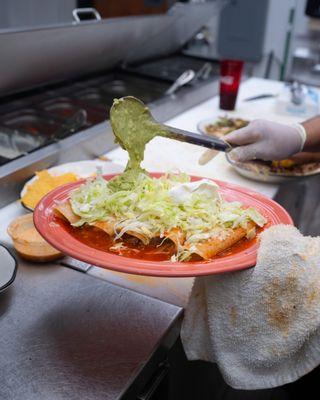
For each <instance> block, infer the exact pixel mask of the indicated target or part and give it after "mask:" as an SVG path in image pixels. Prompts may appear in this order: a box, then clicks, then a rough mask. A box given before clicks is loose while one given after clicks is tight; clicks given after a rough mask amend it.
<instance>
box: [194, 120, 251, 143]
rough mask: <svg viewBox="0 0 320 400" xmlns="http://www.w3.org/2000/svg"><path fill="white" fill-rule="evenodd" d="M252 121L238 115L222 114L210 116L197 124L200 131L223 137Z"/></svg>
mask: <svg viewBox="0 0 320 400" xmlns="http://www.w3.org/2000/svg"><path fill="white" fill-rule="evenodd" d="M249 122H250V121H249V120H248V119H244V118H240V117H238V116H235V115H233V116H229V115H227V114H226V115H221V116H219V117H217V118H215V119H214V118H208V119H205V120H204V121H200V122H199V123H198V125H197V128H198V130H199V132H201V133H203V134H205V135H209V136H217V137H219V138H222V139H223V137H224V136H225V135H226V134H228V133H230V132H232V131H234V130H236V129H240V128H243V127H244V126H247V125H248V123H249Z"/></svg>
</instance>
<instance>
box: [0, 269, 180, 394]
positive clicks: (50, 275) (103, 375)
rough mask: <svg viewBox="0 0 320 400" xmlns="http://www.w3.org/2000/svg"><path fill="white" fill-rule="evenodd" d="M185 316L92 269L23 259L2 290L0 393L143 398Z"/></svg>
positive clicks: (0, 307) (170, 306) (173, 307)
mask: <svg viewBox="0 0 320 400" xmlns="http://www.w3.org/2000/svg"><path fill="white" fill-rule="evenodd" d="M180 317H181V308H179V307H176V306H173V305H169V304H167V303H163V302H161V301H158V300H155V299H152V298H148V297H146V296H143V295H140V294H137V293H134V292H131V291H129V290H126V289H122V288H120V287H117V286H115V285H111V284H109V283H107V282H105V281H101V280H99V279H96V278H92V277H89V276H88V275H87V274H84V273H81V272H78V271H74V270H71V269H68V268H64V267H58V266H55V265H50V264H46V265H38V266H37V265H34V264H26V263H24V262H22V261H19V271H18V274H17V278H16V281H15V282H14V284H13V285H12V287H11V288H10V289H8V290H7V291H6V292H3V293H2V294H0V349H1V350H0V399H6V400H11V399H12V400H13V399H14V400H18V399H23V400H37V399H39V400H40V399H41V400H45V399H50V400H53V399H54V400H64V399H68V400H73V399H74V400H79V399H81V400H85V399H95V400H99V399H104V400H105V399H119V398H121V396H122V395H123V394H124V393H126V392H127V390H128V389H129V388H130V393H131V394H130V397H129V398H136V395H137V393H138V392H139V391H140V390H141V389H142V388H143V386H144V385H145V383H146V381H147V380H148V379H149V375H150V374H151V373H152V372H154V370H153V371H152V368H151V367H150V366H151V365H153V366H156V365H157V364H158V363H159V362H160V361H161V360H162V359H163V358H164V357H165V355H166V352H167V351H168V348H170V347H171V346H172V344H173V342H174V341H175V340H176V338H177V336H178V332H179V320H180ZM147 363H148V365H147V367H146V364H147ZM133 381H134V385H131V384H132V383H133Z"/></svg>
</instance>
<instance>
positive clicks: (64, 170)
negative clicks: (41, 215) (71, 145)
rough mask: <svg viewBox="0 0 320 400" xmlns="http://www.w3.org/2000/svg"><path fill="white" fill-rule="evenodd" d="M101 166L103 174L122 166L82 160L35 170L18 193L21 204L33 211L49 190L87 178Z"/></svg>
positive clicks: (118, 170)
mask: <svg viewBox="0 0 320 400" xmlns="http://www.w3.org/2000/svg"><path fill="white" fill-rule="evenodd" d="M97 168H101V170H102V173H103V174H112V173H116V172H122V170H123V167H122V166H121V165H118V164H115V163H113V162H111V161H103V160H84V161H76V162H71V163H66V164H61V165H57V166H55V167H52V168H49V169H45V170H42V171H39V172H36V174H35V176H34V177H33V178H31V179H30V180H29V181H27V182H26V183H25V185H24V186H23V188H22V190H21V193H20V200H21V204H22V205H23V206H24V207H25V208H26V209H27V210H29V211H33V210H34V208H35V206H36V205H37V203H38V202H39V201H40V200H41V198H42V197H43V196H45V195H46V194H47V193H49V192H50V191H51V190H53V189H55V188H56V187H58V186H61V185H63V184H66V183H72V182H76V181H77V180H79V179H83V178H88V177H89V176H93V175H94V174H96V172H97Z"/></svg>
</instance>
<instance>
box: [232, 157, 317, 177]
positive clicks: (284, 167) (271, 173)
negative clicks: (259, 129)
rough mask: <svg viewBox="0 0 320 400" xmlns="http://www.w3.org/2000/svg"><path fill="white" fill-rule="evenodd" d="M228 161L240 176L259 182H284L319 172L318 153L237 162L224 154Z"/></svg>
mask: <svg viewBox="0 0 320 400" xmlns="http://www.w3.org/2000/svg"><path fill="white" fill-rule="evenodd" d="M226 158H227V160H228V161H229V163H230V164H231V165H232V166H233V167H234V168H235V170H236V171H237V172H238V173H239V174H240V175H242V176H244V177H246V178H249V179H253V180H256V181H260V182H270V183H284V182H290V181H292V180H296V179H301V178H306V177H309V176H314V175H317V174H319V173H320V153H300V154H298V155H296V156H294V157H292V159H288V160H280V161H270V162H268V161H260V160H254V161H247V162H239V161H235V160H233V159H232V157H231V155H229V154H226Z"/></svg>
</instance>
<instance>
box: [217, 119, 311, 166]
mask: <svg viewBox="0 0 320 400" xmlns="http://www.w3.org/2000/svg"><path fill="white" fill-rule="evenodd" d="M224 139H225V140H226V141H227V142H229V143H230V144H231V145H237V146H239V147H237V148H235V149H234V150H232V151H231V153H230V155H231V157H232V158H233V159H235V160H236V161H248V160H254V159H256V158H258V159H260V160H266V161H267V160H283V159H285V158H288V157H290V156H292V155H293V154H296V153H299V152H300V151H301V150H302V149H303V146H304V143H305V141H306V131H305V129H304V127H303V126H302V125H300V124H292V125H284V124H279V123H277V122H272V121H267V120H263V119H257V120H254V121H252V122H250V123H249V125H247V126H246V127H244V128H241V129H238V130H236V131H233V132H231V133H229V134H228V135H226V136H225V137H224Z"/></svg>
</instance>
